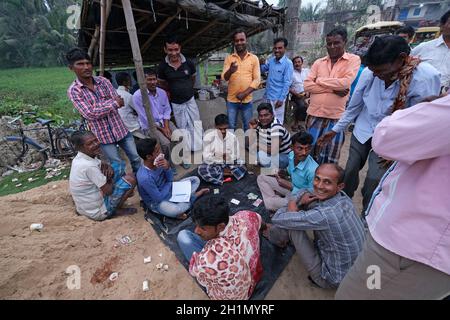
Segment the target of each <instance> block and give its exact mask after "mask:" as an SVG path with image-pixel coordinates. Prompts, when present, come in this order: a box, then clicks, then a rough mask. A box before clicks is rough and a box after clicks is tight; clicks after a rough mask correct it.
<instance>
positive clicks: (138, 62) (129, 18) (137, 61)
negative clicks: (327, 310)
mask: <svg viewBox="0 0 450 320" xmlns="http://www.w3.org/2000/svg"><path fill="white" fill-rule="evenodd" d="M122 6H123V13H124V14H125V21H126V23H127V30H128V35H129V36H130V44H131V50H132V52H133V60H134V66H135V68H136V76H137V80H138V83H139V89H140V90H141V95H142V102H143V103H144V109H145V114H146V116H147V121H148V127H149V129H150V135H151V136H152V137H153V138H155V139H156V140H157V141H159V139H158V135H157V130H158V129H156V125H155V120H154V119H153V114H152V112H151V102H150V99H149V98H148V93H147V92H148V91H147V84H146V82H145V78H144V67H143V64H142V55H141V49H140V48H139V39H138V36H137V32H136V25H135V23H134V17H133V10H132V7H131V3H130V0H122Z"/></svg>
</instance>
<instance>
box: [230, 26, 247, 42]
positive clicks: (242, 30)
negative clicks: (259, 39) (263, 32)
mask: <svg viewBox="0 0 450 320" xmlns="http://www.w3.org/2000/svg"><path fill="white" fill-rule="evenodd" d="M238 33H243V34H244V35H245V37H246V38H247V33H246V32H245V30H244V29H237V30H236V31H235V32H233V35H232V36H231V39H233V41H234V37H235V36H236V35H237V34H238Z"/></svg>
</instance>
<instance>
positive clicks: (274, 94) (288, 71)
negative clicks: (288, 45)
mask: <svg viewBox="0 0 450 320" xmlns="http://www.w3.org/2000/svg"><path fill="white" fill-rule="evenodd" d="M267 71H269V76H268V77H267V82H266V98H267V99H268V100H273V101H274V100H280V101H283V100H284V99H286V97H287V94H288V93H289V87H290V86H291V83H292V74H293V73H294V65H293V64H292V61H291V60H290V59H289V58H287V57H286V56H283V57H282V58H281V59H280V60H278V61H277V60H276V59H275V57H272V58H270V59H269V60H268V61H267V63H266V64H263V65H261V73H264V72H267Z"/></svg>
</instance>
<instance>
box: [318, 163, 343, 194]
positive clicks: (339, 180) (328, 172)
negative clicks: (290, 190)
mask: <svg viewBox="0 0 450 320" xmlns="http://www.w3.org/2000/svg"><path fill="white" fill-rule="evenodd" d="M313 185H314V195H316V196H317V198H319V200H321V201H323V200H327V199H330V198H332V197H334V196H335V195H336V194H337V193H338V192H340V191H341V190H342V189H343V188H344V169H342V168H341V167H340V166H338V165H337V164H335V163H324V164H322V165H320V166H319V167H318V168H317V169H316V173H315V176H314V182H313Z"/></svg>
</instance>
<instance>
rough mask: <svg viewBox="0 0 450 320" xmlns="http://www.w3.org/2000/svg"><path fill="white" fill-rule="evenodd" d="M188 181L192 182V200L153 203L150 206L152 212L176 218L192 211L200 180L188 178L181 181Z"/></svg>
mask: <svg viewBox="0 0 450 320" xmlns="http://www.w3.org/2000/svg"><path fill="white" fill-rule="evenodd" d="M187 180H189V181H191V199H190V201H189V202H170V201H168V200H164V201H161V202H160V203H158V204H153V203H152V204H151V205H150V210H152V211H153V212H156V213H159V214H162V215H163V216H166V217H169V218H176V217H177V216H179V215H180V214H182V213H185V212H186V211H188V210H189V209H191V207H192V205H193V204H194V202H195V200H196V199H197V198H196V196H195V192H196V191H197V189H198V187H199V186H200V179H199V178H198V177H188V178H186V179H183V180H181V181H187Z"/></svg>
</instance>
